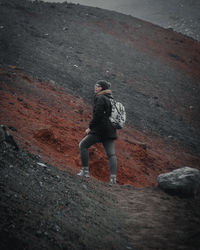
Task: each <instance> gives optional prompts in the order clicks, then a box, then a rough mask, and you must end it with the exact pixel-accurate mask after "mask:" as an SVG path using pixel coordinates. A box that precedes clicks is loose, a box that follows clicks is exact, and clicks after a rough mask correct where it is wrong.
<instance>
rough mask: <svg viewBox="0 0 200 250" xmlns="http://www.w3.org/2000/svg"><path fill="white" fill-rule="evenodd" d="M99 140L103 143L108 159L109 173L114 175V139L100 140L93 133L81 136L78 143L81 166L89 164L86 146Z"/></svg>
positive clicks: (115, 167) (115, 172)
mask: <svg viewBox="0 0 200 250" xmlns="http://www.w3.org/2000/svg"><path fill="white" fill-rule="evenodd" d="M100 142H101V143H102V144H103V146H104V148H105V151H106V154H107V157H108V160H109V168H110V174H112V175H116V174H117V157H116V155H115V143H114V140H112V139H107V140H104V141H101V140H100V138H99V137H98V136H96V135H93V134H88V135H87V136H86V137H84V138H83V140H82V141H81V142H80V144H79V148H80V154H81V162H82V167H88V166H89V152H88V148H89V147H91V146H92V145H94V144H96V143H100Z"/></svg>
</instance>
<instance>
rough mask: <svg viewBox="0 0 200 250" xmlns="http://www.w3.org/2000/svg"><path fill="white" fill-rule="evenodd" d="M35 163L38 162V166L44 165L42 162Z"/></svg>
mask: <svg viewBox="0 0 200 250" xmlns="http://www.w3.org/2000/svg"><path fill="white" fill-rule="evenodd" d="M37 164H38V165H39V166H42V167H46V165H45V164H44V163H41V162H37Z"/></svg>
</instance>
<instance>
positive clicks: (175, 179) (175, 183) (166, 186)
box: [157, 167, 200, 197]
mask: <svg viewBox="0 0 200 250" xmlns="http://www.w3.org/2000/svg"><path fill="white" fill-rule="evenodd" d="M157 181H158V186H159V187H160V188H161V189H163V190H164V191H166V192H168V193H170V194H174V195H178V196H180V197H194V196H195V195H197V193H198V192H199V190H200V171H199V170H198V169H194V168H190V167H183V168H179V169H176V170H174V171H172V172H169V173H165V174H160V175H159V176H158V177H157Z"/></svg>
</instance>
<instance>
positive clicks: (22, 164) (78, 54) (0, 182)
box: [0, 0, 200, 250]
mask: <svg viewBox="0 0 200 250" xmlns="http://www.w3.org/2000/svg"><path fill="white" fill-rule="evenodd" d="M0 34H1V36H0V53H1V57H0V64H1V65H0V123H1V124H4V125H5V126H6V127H7V129H8V130H9V131H10V133H11V134H12V136H13V138H14V139H15V140H16V142H17V144H18V145H19V147H20V150H19V151H16V150H14V148H12V146H11V145H9V143H6V142H5V141H1V142H0V168H1V175H0V192H1V196H0V207H1V209H0V212H1V213H0V219H1V225H0V230H1V240H0V248H1V249H20V250H21V249H31V250H32V249H52V250H53V249H144V250H146V249H153V250H154V249H162V250H164V249H170V250H171V249H192V250H193V249H194V250H198V249H199V248H200V241H199V236H200V231H199V228H200V206H199V205H200V200H199V197H198V196H197V197H195V198H194V197H192V198H190V199H183V198H179V197H175V196H174V197H173V196H169V195H168V194H166V193H164V192H163V191H161V190H159V189H158V188H157V187H156V186H157V182H156V178H157V175H158V174H160V173H163V172H167V171H170V170H172V169H175V168H178V167H182V166H185V165H187V166H190V167H195V168H198V169H199V168H200V164H199V163H200V161H199V154H200V143H199V142H200V130H199V127H200V119H199V111H200V109H199V96H200V87H199V79H200V63H199V62H200V44H199V43H198V42H197V41H195V40H192V39H190V38H188V37H186V36H183V35H181V34H178V33H175V32H173V31H172V30H170V29H169V30H166V29H162V28H160V27H157V26H155V25H152V24H150V23H147V22H143V21H141V20H139V19H135V18H132V17H130V16H126V15H121V14H118V13H115V12H111V11H105V10H101V9H98V8H89V7H83V6H80V5H74V4H69V3H67V2H66V3H63V4H54V3H51V4H50V3H43V2H37V1H36V2H34V3H32V2H29V1H25V0H15V1H14V0H10V1H5V0H0ZM102 78H104V79H107V80H109V81H111V83H112V89H113V92H114V95H115V97H116V98H117V99H119V100H121V101H122V102H123V103H124V105H125V106H126V110H127V115H128V121H127V126H126V128H125V129H124V130H122V131H119V139H118V141H117V142H116V147H117V156H118V159H119V172H118V184H117V185H116V186H114V187H112V188H111V187H109V186H108V184H107V182H108V178H109V172H108V168H107V161H106V160H105V153H104V151H103V149H102V147H101V146H100V145H97V146H96V147H93V148H92V149H91V151H90V156H91V165H90V167H91V178H90V179H81V178H78V177H77V176H76V173H77V172H78V170H79V169H80V167H81V166H80V159H79V152H78V143H79V141H80V139H81V138H82V137H83V136H84V130H85V128H86V127H87V124H88V122H89V120H90V118H91V103H92V95H93V93H92V91H93V85H94V82H95V81H96V80H98V79H102Z"/></svg>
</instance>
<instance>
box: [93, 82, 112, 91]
mask: <svg viewBox="0 0 200 250" xmlns="http://www.w3.org/2000/svg"><path fill="white" fill-rule="evenodd" d="M96 84H98V85H99V86H101V87H102V90H105V89H109V88H110V87H111V83H110V82H107V81H106V80H99V81H97V82H96Z"/></svg>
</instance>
